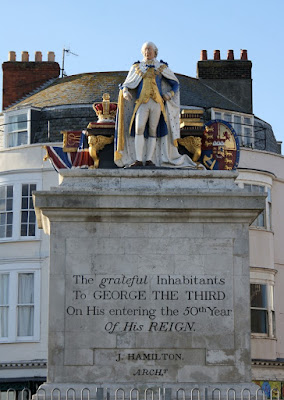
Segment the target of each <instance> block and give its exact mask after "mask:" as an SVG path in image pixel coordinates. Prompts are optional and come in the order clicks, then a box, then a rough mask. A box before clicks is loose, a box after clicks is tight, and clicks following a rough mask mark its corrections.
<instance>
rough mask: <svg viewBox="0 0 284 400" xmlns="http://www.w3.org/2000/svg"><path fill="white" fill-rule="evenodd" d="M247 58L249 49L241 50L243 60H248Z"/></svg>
mask: <svg viewBox="0 0 284 400" xmlns="http://www.w3.org/2000/svg"><path fill="white" fill-rule="evenodd" d="M247 59H248V52H247V50H241V60H247Z"/></svg>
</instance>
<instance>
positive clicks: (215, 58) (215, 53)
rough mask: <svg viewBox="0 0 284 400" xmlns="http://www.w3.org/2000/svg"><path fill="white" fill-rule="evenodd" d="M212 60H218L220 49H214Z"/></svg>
mask: <svg viewBox="0 0 284 400" xmlns="http://www.w3.org/2000/svg"><path fill="white" fill-rule="evenodd" d="M214 60H220V50H214Z"/></svg>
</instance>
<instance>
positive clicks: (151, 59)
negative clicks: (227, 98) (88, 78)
mask: <svg viewBox="0 0 284 400" xmlns="http://www.w3.org/2000/svg"><path fill="white" fill-rule="evenodd" d="M141 52H142V54H143V57H144V58H143V61H142V62H140V61H138V62H136V63H134V64H133V65H132V67H131V69H130V71H129V73H128V75H127V77H126V80H125V82H124V83H123V85H122V86H121V88H120V89H121V90H120V93H119V99H118V115H117V120H116V136H115V163H116V164H117V165H118V166H119V167H124V166H129V167H134V168H135V167H143V166H144V165H145V166H147V167H154V166H165V167H188V168H196V164H195V163H194V162H193V161H192V160H191V159H190V157H188V156H187V155H180V154H179V153H178V150H177V146H178V139H179V137H180V128H179V112H180V99H179V81H178V79H177V77H176V76H175V74H174V73H173V72H172V71H171V70H170V69H169V68H168V64H167V63H166V62H164V61H162V60H161V61H158V60H157V59H156V56H157V54H158V49H157V47H156V46H155V44H154V43H152V42H146V43H144V44H143V46H142V49H141Z"/></svg>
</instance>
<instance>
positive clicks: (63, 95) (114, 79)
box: [5, 71, 243, 112]
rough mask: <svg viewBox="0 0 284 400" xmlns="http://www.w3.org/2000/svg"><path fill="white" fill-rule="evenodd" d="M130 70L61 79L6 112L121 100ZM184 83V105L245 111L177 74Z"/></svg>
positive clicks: (182, 86)
mask: <svg viewBox="0 0 284 400" xmlns="http://www.w3.org/2000/svg"><path fill="white" fill-rule="evenodd" d="M126 75H127V72H126V71H113V72H93V73H84V74H78V75H72V76H68V77H65V78H58V79H56V80H54V81H52V82H51V83H50V84H49V85H47V87H44V88H39V89H38V91H37V92H36V93H35V92H33V93H31V94H30V95H28V96H26V97H25V98H24V99H21V100H20V101H19V102H17V103H16V104H14V105H13V106H11V107H9V108H7V109H6V110H5V111H10V110H13V109H18V108H26V107H38V108H45V107H52V106H62V105H74V104H92V103H94V102H97V101H101V100H102V94H103V93H105V92H108V93H109V94H110V99H111V100H112V101H116V100H117V98H118V90H119V89H118V85H119V84H120V83H123V82H124V80H125V77H126ZM176 76H177V78H178V79H179V81H180V88H181V104H182V105H183V106H198V107H203V108H210V107H217V108H222V109H226V110H232V111H239V112H242V111H243V110H242V108H241V107H240V106H239V105H237V104H235V103H233V102H232V101H230V100H229V99H228V98H226V97H224V96H223V95H221V94H220V93H218V92H216V91H215V90H213V89H211V88H209V87H208V86H206V85H205V84H203V83H202V80H200V79H196V78H191V77H189V76H186V75H181V74H176Z"/></svg>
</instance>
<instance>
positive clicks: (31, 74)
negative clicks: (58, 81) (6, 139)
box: [2, 61, 60, 110]
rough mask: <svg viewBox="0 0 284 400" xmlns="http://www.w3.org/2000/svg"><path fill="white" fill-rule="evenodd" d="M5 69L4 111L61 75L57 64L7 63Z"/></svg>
mask: <svg viewBox="0 0 284 400" xmlns="http://www.w3.org/2000/svg"><path fill="white" fill-rule="evenodd" d="M2 68H3V110H4V109H5V108H6V107H9V106H11V105H12V104H13V103H14V102H16V101H17V100H20V99H21V98H22V97H24V96H26V95H27V94H28V93H30V92H32V91H33V90H35V89H37V88H38V87H40V86H41V85H42V84H43V83H45V82H46V81H48V80H49V79H51V78H57V77H58V76H59V74H60V66H59V64H58V63H57V62H49V61H43V62H18V61H7V62H4V63H3V64H2Z"/></svg>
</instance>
